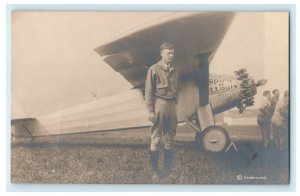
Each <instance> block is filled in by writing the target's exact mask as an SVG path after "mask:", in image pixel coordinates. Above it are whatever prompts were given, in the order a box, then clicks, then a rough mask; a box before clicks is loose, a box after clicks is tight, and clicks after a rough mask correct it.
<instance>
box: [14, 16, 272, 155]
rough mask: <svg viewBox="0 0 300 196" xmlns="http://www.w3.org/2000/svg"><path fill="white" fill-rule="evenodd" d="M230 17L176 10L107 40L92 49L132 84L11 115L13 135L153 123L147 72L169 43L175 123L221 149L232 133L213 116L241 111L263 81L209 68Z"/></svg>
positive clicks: (204, 144) (241, 72)
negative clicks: (51, 109)
mask: <svg viewBox="0 0 300 196" xmlns="http://www.w3.org/2000/svg"><path fill="white" fill-rule="evenodd" d="M233 18H234V13H228V12H227V13H225V12H224V13H220V12H217V13H212V12H211V13H196V12H195V13H180V12H177V13H173V14H170V15H167V16H165V17H164V18H163V19H160V20H157V21H153V22H151V23H147V24H145V25H143V26H140V27H139V28H137V29H134V30H133V31H130V32H128V33H126V34H124V35H122V36H120V37H118V38H117V39H114V40H113V41H110V42H107V43H106V44H104V45H102V46H100V47H98V48H96V49H94V50H95V51H96V52H97V53H98V54H99V55H100V56H101V57H102V58H103V60H104V61H105V62H106V63H107V64H108V65H110V66H111V67H112V68H113V69H114V70H115V71H116V72H118V73H120V74H121V75H122V76H123V77H124V78H125V79H127V80H128V81H129V82H130V83H131V84H132V86H133V88H132V89H129V90H128V91H125V92H121V93H119V94H115V95H112V96H109V97H105V98H102V99H96V100H94V101H92V102H89V103H84V104H81V105H78V106H75V107H71V108H69V109H65V110H61V111H58V112H55V113H51V114H48V115H44V116H39V117H33V118H24V119H13V120H12V127H13V136H14V137H33V138H34V137H38V136H50V135H60V134H74V133H83V132H94V131H107V130H124V129H128V128H135V127H146V126H151V123H150V122H149V121H148V112H147V110H146V107H145V103H144V85H145V78H146V73H147V69H148V68H149V66H150V65H152V64H154V63H156V62H157V61H159V59H160V54H159V46H160V45H161V44H162V43H163V42H170V43H172V44H174V46H175V58H174V63H175V64H176V65H177V66H179V69H180V70H181V88H180V93H179V100H178V105H177V112H178V122H179V123H182V122H186V123H187V124H189V125H190V126H191V127H193V129H194V130H195V131H196V141H197V143H198V144H199V145H201V146H202V147H203V148H204V149H206V150H208V151H211V152H221V151H223V150H224V149H225V148H226V147H227V146H228V145H229V143H230V138H229V136H228V132H227V131H226V130H225V129H224V128H222V127H220V126H217V125H216V124H215V120H214V115H215V114H218V113H221V112H224V111H226V110H229V109H231V108H234V107H238V108H239V110H240V112H241V113H242V112H243V111H244V109H245V108H246V107H247V106H251V105H253V102H254V95H255V94H256V93H257V87H258V86H261V85H263V84H264V83H265V82H266V81H265V80H260V81H258V82H254V79H253V78H252V77H250V76H249V75H248V73H247V71H246V70H245V69H240V70H238V71H237V72H236V73H235V74H233V75H231V76H225V75H213V74H210V73H209V64H210V62H211V60H212V59H213V57H214V55H215V53H216V51H217V49H218V47H219V45H220V43H221V41H222V40H223V37H224V36H225V34H226V32H227V29H228V27H229V25H230V24H231V22H232V20H233ZM232 58H234V57H232ZM111 82H113V81H111ZM107 85H109V84H107Z"/></svg>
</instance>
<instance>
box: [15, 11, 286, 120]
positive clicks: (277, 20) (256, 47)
mask: <svg viewBox="0 0 300 196" xmlns="http://www.w3.org/2000/svg"><path fill="white" fill-rule="evenodd" d="M165 14H167V13H151V12H145V13H139V12H131V13H130V12H122V13H114V12H107V13H103V12H21V11H19V12H13V13H12V23H11V97H12V118H19V117H35V116H36V115H40V114H47V113H50V112H54V111H58V110H61V109H64V108H68V107H71V106H74V105H77V104H81V103H85V102H89V101H92V100H94V99H95V96H94V95H95V94H96V96H97V98H101V97H105V96H108V95H111V94H114V93H118V92H120V91H124V90H126V89H129V88H130V87H131V86H130V84H129V83H128V82H127V81H126V80H125V79H124V78H122V76H120V75H119V74H118V73H116V72H115V71H114V70H113V69H112V68H110V67H109V66H108V65H107V64H106V63H105V62H103V61H102V59H101V57H100V56H99V55H98V54H97V53H96V52H95V51H94V50H93V49H94V48H96V47H98V46H100V45H101V44H103V43H105V42H107V41H108V40H112V39H113V38H114V37H116V36H117V35H119V34H120V33H123V32H126V31H128V30H130V29H132V28H133V27H136V26H138V25H141V24H144V23H145V22H148V21H152V20H155V19H157V18H161V17H163V16H164V15H165ZM288 56H289V51H288V13H280V12H276V13H259V12H254V13H249V12H248V13H238V14H237V15H236V17H235V19H234V20H233V22H232V24H231V26H230V28H229V30H228V32H227V34H226V36H225V37H224V40H223V42H222V43H221V45H220V47H219V49H218V51H217V53H216V55H215V57H214V59H213V60H212V62H211V65H210V72H211V73H216V74H233V71H234V70H237V69H239V68H241V67H245V68H246V69H247V70H248V72H249V73H250V75H253V76H254V77H255V79H256V80H258V79H262V78H265V79H268V83H267V85H265V86H264V87H262V88H260V89H259V92H258V94H259V95H258V96H257V99H256V100H257V103H259V101H260V98H261V96H260V94H261V93H262V91H263V90H272V89H274V88H278V89H279V90H280V91H281V93H282V92H283V91H284V90H286V89H288V66H289V65H288ZM282 94H283V93H282ZM256 106H257V105H256Z"/></svg>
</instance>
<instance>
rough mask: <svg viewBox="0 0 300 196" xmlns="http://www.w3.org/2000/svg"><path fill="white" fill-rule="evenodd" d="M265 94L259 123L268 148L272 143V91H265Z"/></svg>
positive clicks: (259, 114) (264, 143) (264, 142)
mask: <svg viewBox="0 0 300 196" xmlns="http://www.w3.org/2000/svg"><path fill="white" fill-rule="evenodd" d="M263 96H264V99H263V101H262V105H261V107H260V108H259V113H258V115H257V123H258V125H259V127H260V129H261V133H262V141H263V145H264V147H266V148H268V147H269V146H270V144H271V118H272V107H271V92H270V91H264V92H263Z"/></svg>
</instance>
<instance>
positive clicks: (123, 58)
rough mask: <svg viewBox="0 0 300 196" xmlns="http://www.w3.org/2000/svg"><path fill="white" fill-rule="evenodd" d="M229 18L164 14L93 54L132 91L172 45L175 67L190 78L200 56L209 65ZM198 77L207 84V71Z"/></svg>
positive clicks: (228, 15) (224, 15) (227, 15)
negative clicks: (163, 47)
mask: <svg viewBox="0 0 300 196" xmlns="http://www.w3.org/2000/svg"><path fill="white" fill-rule="evenodd" d="M233 16H234V14H233V13H228V12H227V13H225V12H217V13H214V12H206V13H199V12H192V13H191V12H189V13H184V12H176V13H172V14H168V15H166V16H164V17H162V18H161V19H160V20H156V21H154V22H151V23H148V24H145V25H142V26H141V27H139V28H137V29H133V30H132V31H130V32H128V33H126V34H124V35H121V36H119V37H117V38H115V39H114V41H110V42H108V43H106V44H104V45H103V46H100V47H98V48H96V49H95V51H96V52H97V53H98V54H99V55H100V56H101V57H102V58H103V60H104V61H105V62H107V63H108V64H109V65H110V66H111V67H112V68H113V69H114V70H115V71H117V72H119V73H120V74H121V75H122V76H123V77H124V78H125V79H126V80H128V81H129V82H130V83H131V84H132V85H133V87H143V86H144V83H145V78H146V73H147V69H148V67H149V66H151V65H152V64H154V63H156V62H157V61H158V60H159V59H160V51H159V47H160V45H161V44H162V43H164V42H170V43H172V44H174V46H175V59H174V62H175V64H177V65H178V66H179V68H180V70H182V71H181V72H182V74H183V75H189V74H193V73H195V71H196V70H198V66H199V56H201V55H202V56H203V55H204V56H205V58H207V61H208V62H210V61H211V59H212V57H213V55H214V54H215V52H216V49H217V48H218V46H219V44H220V43H221V41H222V39H223V37H224V35H225V33H226V31H227V28H228V27H229V24H230V23H231V21H232V19H233ZM207 54H209V55H207ZM202 61H203V60H202ZM204 69H205V68H204ZM202 76H205V79H202V80H203V81H205V82H206V84H208V69H207V71H206V73H205V74H203V75H202ZM207 95H208V92H207Z"/></svg>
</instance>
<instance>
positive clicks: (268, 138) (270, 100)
mask: <svg viewBox="0 0 300 196" xmlns="http://www.w3.org/2000/svg"><path fill="white" fill-rule="evenodd" d="M272 93H273V96H272V95H271V91H268V90H267V91H264V92H263V96H264V100H263V102H262V105H261V107H260V108H259V113H258V116H257V123H258V125H259V127H260V129H261V132H262V143H263V145H264V146H265V147H266V148H269V147H270V146H271V145H274V146H275V147H277V148H278V149H279V150H281V151H282V150H287V148H288V141H289V140H288V139H289V91H288V90H287V91H285V92H284V96H283V98H281V99H280V92H279V90H278V89H274V90H273V91H272Z"/></svg>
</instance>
